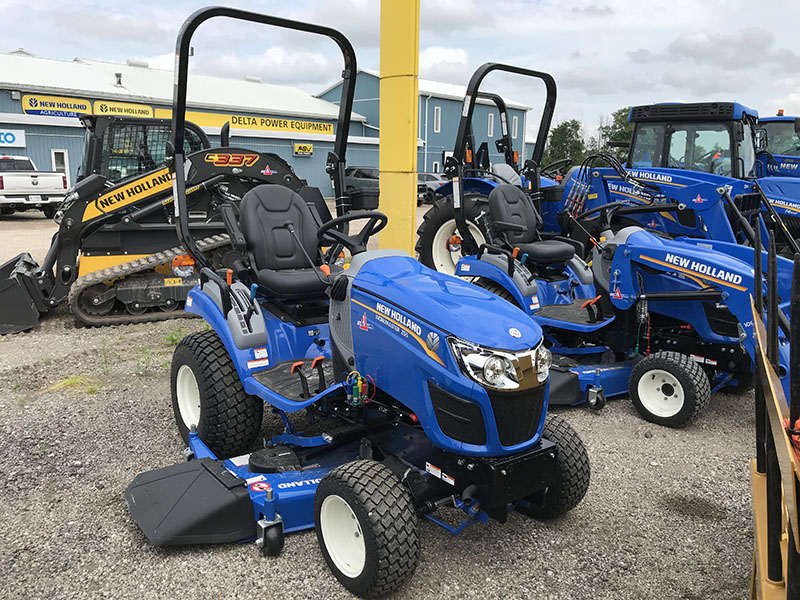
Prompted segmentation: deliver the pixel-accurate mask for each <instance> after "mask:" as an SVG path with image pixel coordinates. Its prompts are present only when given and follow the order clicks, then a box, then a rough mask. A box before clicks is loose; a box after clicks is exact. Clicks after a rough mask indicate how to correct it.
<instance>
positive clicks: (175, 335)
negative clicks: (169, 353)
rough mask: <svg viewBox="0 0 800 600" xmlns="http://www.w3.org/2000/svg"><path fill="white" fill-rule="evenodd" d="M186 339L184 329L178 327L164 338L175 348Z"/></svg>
mask: <svg viewBox="0 0 800 600" xmlns="http://www.w3.org/2000/svg"><path fill="white" fill-rule="evenodd" d="M185 337H186V332H185V331H184V330H183V327H177V328H175V329H173V330H172V331H170V332H169V333H168V334H167V335H165V336H164V341H165V342H167V343H168V344H169V345H170V346H172V347H173V348H174V347H175V346H177V345H178V344H179V343H180V341H181V340H182V339H183V338H185Z"/></svg>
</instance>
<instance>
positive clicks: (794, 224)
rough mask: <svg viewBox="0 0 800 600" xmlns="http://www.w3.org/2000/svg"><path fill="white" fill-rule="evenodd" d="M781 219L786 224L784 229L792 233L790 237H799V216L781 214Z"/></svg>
mask: <svg viewBox="0 0 800 600" xmlns="http://www.w3.org/2000/svg"><path fill="white" fill-rule="evenodd" d="M781 221H783V224H784V225H786V229H788V230H789V233H790V234H792V237H794V238H799V237H800V218H798V217H790V216H789V215H781Z"/></svg>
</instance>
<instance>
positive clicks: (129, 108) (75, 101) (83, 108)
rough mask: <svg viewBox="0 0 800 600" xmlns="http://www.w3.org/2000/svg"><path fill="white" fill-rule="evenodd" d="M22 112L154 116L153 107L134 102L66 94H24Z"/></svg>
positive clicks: (66, 115)
mask: <svg viewBox="0 0 800 600" xmlns="http://www.w3.org/2000/svg"><path fill="white" fill-rule="evenodd" d="M22 112H24V113H25V114H26V115H41V116H45V117H68V118H75V117H77V116H79V115H91V114H95V115H107V116H123V117H152V116H153V107H152V106H147V105H146V104H136V103H134V102H115V101H113V100H95V101H94V103H93V102H91V101H90V100H82V99H80V98H69V97H66V96H41V95H39V94H25V95H24V96H22Z"/></svg>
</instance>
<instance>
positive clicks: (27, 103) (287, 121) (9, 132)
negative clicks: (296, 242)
mask: <svg viewBox="0 0 800 600" xmlns="http://www.w3.org/2000/svg"><path fill="white" fill-rule="evenodd" d="M172 75H173V74H172V71H171V70H164V69H155V68H152V67H150V66H148V64H147V63H145V62H142V61H133V60H129V61H128V62H127V63H126V64H119V63H110V62H103V61H97V60H85V59H75V60H72V61H64V60H55V59H49V58H41V57H37V56H34V55H32V54H30V53H29V52H26V51H25V50H22V49H20V50H17V51H14V52H10V53H0V154H8V155H15V156H29V157H30V158H32V159H33V161H34V162H35V163H36V166H37V167H38V168H39V169H40V170H55V171H62V172H64V173H66V174H67V177H68V181H69V184H70V185H71V184H73V183H74V182H75V180H76V177H77V175H78V167H79V166H80V164H81V159H82V153H83V146H84V130H83V127H82V125H81V123H80V121H79V119H78V118H77V117H78V115H79V114H100V115H114V114H116V115H128V116H137V117H167V118H168V117H169V116H170V105H171V101H172ZM188 105H189V108H190V110H189V113H188V115H187V118H188V120H190V121H193V122H195V123H196V124H197V125H199V126H200V127H202V128H203V129H204V130H205V131H206V133H208V134H209V136H210V137H211V142H212V144H213V143H218V141H219V138H218V135H219V132H220V128H221V127H222V126H223V124H224V123H225V122H230V124H231V145H233V146H237V145H238V146H243V147H245V148H249V149H253V150H257V151H261V152H274V153H276V154H279V155H280V156H282V157H283V158H285V159H286V160H287V161H288V162H289V163H290V164H291V165H292V166H293V167H294V168H295V171H296V172H297V174H298V175H299V176H300V177H303V178H305V179H307V180H308V181H309V184H310V185H314V186H317V187H319V188H320V189H321V190H322V192H323V194H325V195H328V193H330V192H331V191H332V187H331V182H330V179H329V178H328V176H327V175H326V174H325V162H326V157H327V154H328V152H329V151H330V150H332V149H333V139H334V132H335V128H336V115H337V113H338V107H337V106H336V105H334V104H333V103H331V102H328V101H326V100H324V99H321V98H317V97H314V96H312V95H310V94H307V93H306V92H303V91H301V90H299V89H296V88H292V87H288V86H282V85H272V84H268V83H263V82H261V80H260V79H258V78H255V77H245V78H244V79H230V78H222V77H213V76H207V75H191V76H190V79H189V102H188ZM377 135H378V131H377V128H376V127H371V126H370V125H369V124H368V119H367V117H365V116H362V115H360V114H356V113H353V122H352V123H351V126H350V137H349V147H348V156H347V159H348V162H349V163H351V164H366V165H375V166H377V164H378V138H377ZM301 146H302V147H301Z"/></svg>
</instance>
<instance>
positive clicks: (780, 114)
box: [778, 108, 783, 117]
mask: <svg viewBox="0 0 800 600" xmlns="http://www.w3.org/2000/svg"><path fill="white" fill-rule="evenodd" d="M778 116H779V117H782V116H783V109H782V108H779V109H778Z"/></svg>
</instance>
